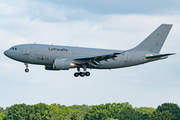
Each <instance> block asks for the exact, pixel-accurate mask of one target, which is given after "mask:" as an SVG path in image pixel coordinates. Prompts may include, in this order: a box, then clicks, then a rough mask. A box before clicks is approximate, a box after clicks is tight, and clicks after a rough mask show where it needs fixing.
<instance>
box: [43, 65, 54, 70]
mask: <svg viewBox="0 0 180 120" xmlns="http://www.w3.org/2000/svg"><path fill="white" fill-rule="evenodd" d="M45 70H54V68H53V66H52V65H45Z"/></svg>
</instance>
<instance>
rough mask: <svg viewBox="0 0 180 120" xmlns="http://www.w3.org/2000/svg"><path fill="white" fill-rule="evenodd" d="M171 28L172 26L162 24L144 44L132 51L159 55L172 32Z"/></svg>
mask: <svg viewBox="0 0 180 120" xmlns="http://www.w3.org/2000/svg"><path fill="white" fill-rule="evenodd" d="M171 27H172V25H171V24H161V25H160V26H159V27H158V28H157V29H156V30H155V31H154V32H153V33H151V34H150V35H149V36H148V37H147V38H146V39H145V40H144V41H143V42H142V43H140V44H139V45H138V46H136V47H135V48H133V49H131V50H138V51H148V52H153V53H159V52H160V50H161V48H162V46H163V44H164V41H165V40H166V38H167V36H168V34H169V31H170V30H171Z"/></svg>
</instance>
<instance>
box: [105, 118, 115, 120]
mask: <svg viewBox="0 0 180 120" xmlns="http://www.w3.org/2000/svg"><path fill="white" fill-rule="evenodd" d="M106 120H118V119H114V118H108V119H106Z"/></svg>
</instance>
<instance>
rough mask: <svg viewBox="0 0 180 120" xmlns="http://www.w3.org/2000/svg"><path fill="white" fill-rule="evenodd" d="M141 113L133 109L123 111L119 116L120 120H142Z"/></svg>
mask: <svg viewBox="0 0 180 120" xmlns="http://www.w3.org/2000/svg"><path fill="white" fill-rule="evenodd" d="M141 115H142V114H141V113H140V112H138V111H136V110H135V109H133V108H126V109H123V110H122V111H121V112H120V113H119V114H118V116H117V118H118V119H119V120H140V118H141Z"/></svg>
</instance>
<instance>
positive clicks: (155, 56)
mask: <svg viewBox="0 0 180 120" xmlns="http://www.w3.org/2000/svg"><path fill="white" fill-rule="evenodd" d="M174 54H176V53H168V54H159V55H153V56H147V57H146V58H161V57H165V56H169V55H174Z"/></svg>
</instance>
